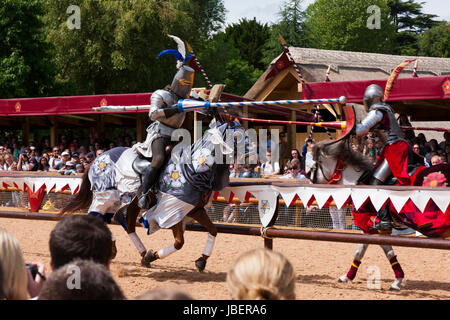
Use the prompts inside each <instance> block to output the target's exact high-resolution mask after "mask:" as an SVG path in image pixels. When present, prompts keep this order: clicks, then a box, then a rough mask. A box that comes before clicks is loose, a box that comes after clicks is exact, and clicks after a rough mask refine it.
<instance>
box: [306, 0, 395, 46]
mask: <svg viewBox="0 0 450 320" xmlns="http://www.w3.org/2000/svg"><path fill="white" fill-rule="evenodd" d="M374 5H375V6H377V7H378V8H379V13H380V15H379V18H380V20H379V21H380V26H379V28H378V27H377V26H375V28H369V25H370V26H371V23H372V17H373V15H374V13H372V12H370V11H369V13H368V9H369V6H374ZM389 13H390V11H389V7H388V6H387V2H386V0H373V1H370V3H368V2H367V1H366V0H316V1H315V2H314V3H312V4H311V5H309V6H308V8H307V10H306V18H305V28H306V29H307V32H308V39H309V46H310V47H313V48H318V49H330V50H346V51H359V52H380V53H388V52H389V51H390V48H391V46H392V40H393V36H394V32H395V30H394V28H393V25H392V23H391V18H390V16H389Z"/></svg>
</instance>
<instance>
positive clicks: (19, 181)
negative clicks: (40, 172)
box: [14, 178, 33, 191]
mask: <svg viewBox="0 0 450 320" xmlns="http://www.w3.org/2000/svg"><path fill="white" fill-rule="evenodd" d="M14 183H15V184H16V185H17V188H19V189H20V190H22V191H25V186H26V185H27V184H26V183H25V180H24V179H23V178H19V179H15V181H14ZM31 187H33V186H32V185H31Z"/></svg>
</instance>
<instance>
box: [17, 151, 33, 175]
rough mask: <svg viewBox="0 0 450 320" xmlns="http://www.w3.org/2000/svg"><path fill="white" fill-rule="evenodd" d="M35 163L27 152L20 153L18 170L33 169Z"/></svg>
mask: <svg viewBox="0 0 450 320" xmlns="http://www.w3.org/2000/svg"><path fill="white" fill-rule="evenodd" d="M34 166H35V164H34V163H32V162H31V161H30V159H29V158H28V156H27V155H26V153H21V154H20V155H19V161H18V162H17V171H32V169H33V168H34Z"/></svg>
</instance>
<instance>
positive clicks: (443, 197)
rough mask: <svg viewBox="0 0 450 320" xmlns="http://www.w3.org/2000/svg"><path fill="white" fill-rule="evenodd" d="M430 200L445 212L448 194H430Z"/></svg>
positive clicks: (437, 192)
mask: <svg viewBox="0 0 450 320" xmlns="http://www.w3.org/2000/svg"><path fill="white" fill-rule="evenodd" d="M431 199H433V201H434V203H435V204H436V205H437V206H438V207H439V209H440V210H441V211H442V212H445V211H446V210H447V207H448V205H449V199H450V197H449V195H448V192H439V191H436V192H431Z"/></svg>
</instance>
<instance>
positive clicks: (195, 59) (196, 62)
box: [186, 41, 213, 89]
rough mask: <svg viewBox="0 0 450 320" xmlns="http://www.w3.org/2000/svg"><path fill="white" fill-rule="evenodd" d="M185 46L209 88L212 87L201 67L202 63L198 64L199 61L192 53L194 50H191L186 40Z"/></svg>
mask: <svg viewBox="0 0 450 320" xmlns="http://www.w3.org/2000/svg"><path fill="white" fill-rule="evenodd" d="M186 46H187V48H188V50H189V52H190V53H191V54H192V55H194V61H195V64H196V65H197V67H198V68H199V69H200V72H201V73H202V75H203V78H205V81H206V83H207V84H208V87H209V89H212V87H213V86H212V84H211V81H209V78H208V76H207V75H206V72H205V69H203V67H202V65H201V64H200V61H198V59H197V56H196V55H195V53H194V50H192V47H191V46H190V45H189V43H187V41H186Z"/></svg>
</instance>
